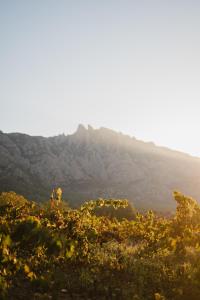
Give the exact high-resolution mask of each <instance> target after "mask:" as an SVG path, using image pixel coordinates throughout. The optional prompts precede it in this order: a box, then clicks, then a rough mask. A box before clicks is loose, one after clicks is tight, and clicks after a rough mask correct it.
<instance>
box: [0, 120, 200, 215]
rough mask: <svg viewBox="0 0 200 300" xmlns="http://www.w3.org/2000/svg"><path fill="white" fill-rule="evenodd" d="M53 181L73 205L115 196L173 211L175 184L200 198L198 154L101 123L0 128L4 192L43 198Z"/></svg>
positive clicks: (1, 186) (0, 174) (0, 173)
mask: <svg viewBox="0 0 200 300" xmlns="http://www.w3.org/2000/svg"><path fill="white" fill-rule="evenodd" d="M55 186H60V187H61V188H62V189H63V194H64V198H65V199H67V200H68V201H69V202H70V203H72V204H73V205H77V204H79V203H80V202H82V201H84V200H88V199H94V198H97V197H114V198H116V197H117V198H128V199H130V200H131V201H133V203H134V205H135V206H136V207H138V208H152V209H158V210H171V209H172V208H173V207H174V203H173V201H172V196H171V194H172V191H173V190H175V189H177V190H181V191H182V192H184V193H186V194H189V195H191V196H193V197H196V198H197V199H200V159H199V158H195V157H192V156H189V155H187V154H184V153H181V152H177V151H172V150H169V149H167V148H163V147H157V146H155V145H154V144H153V143H146V142H142V141H139V140H137V139H135V138H134V137H129V136H127V135H124V134H122V133H117V132H115V131H113V130H110V129H107V128H103V127H102V128H100V129H93V128H92V127H91V126H88V128H85V127H84V126H83V125H79V127H78V129H77V131H76V132H75V133H74V134H71V135H67V136H65V135H59V136H55V137H49V138H45V137H41V136H29V135H26V134H22V133H8V134H7V133H3V132H0V191H10V190H14V191H16V192H18V193H21V194H23V195H24V196H26V197H28V198H29V199H33V200H37V201H43V200H48V198H49V195H50V192H51V190H52V188H53V187H55Z"/></svg>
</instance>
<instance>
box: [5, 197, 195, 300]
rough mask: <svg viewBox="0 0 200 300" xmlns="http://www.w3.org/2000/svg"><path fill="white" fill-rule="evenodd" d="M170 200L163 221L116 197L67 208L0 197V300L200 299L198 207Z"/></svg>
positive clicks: (182, 199) (186, 199)
mask: <svg viewBox="0 0 200 300" xmlns="http://www.w3.org/2000/svg"><path fill="white" fill-rule="evenodd" d="M174 198H175V201H176V202H177V209H176V213H175V214H174V216H172V217H169V218H164V217H161V216H159V215H156V214H155V213H153V212H152V211H149V212H147V213H146V214H140V213H137V214H136V212H135V210H134V209H133V207H132V206H131V205H130V204H129V203H128V201H127V200H121V199H98V200H95V201H92V200H91V201H88V202H86V203H85V204H84V205H82V206H81V207H80V209H70V208H69V207H68V205H66V203H65V202H63V201H60V202H59V205H56V206H53V207H52V206H51V205H49V204H46V205H43V206H39V205H36V204H35V203H34V202H30V201H27V200H26V199H24V198H23V197H22V196H19V195H17V194H15V193H14V192H10V193H2V194H1V195H0V298H1V299H9V300H10V299H11V300H12V299H28V298H29V299H58V300H59V299H120V300H123V299H124V300H188V299H192V300H197V299H200V206H199V205H198V203H197V202H196V201H195V200H194V199H192V198H190V197H186V196H184V195H182V194H181V193H178V192H175V193H174ZM123 209H124V210H126V209H128V210H127V212H126V213H124V214H123V213H122V210H123ZM101 210H102V212H101ZM120 210H121V211H120ZM117 211H120V213H119V214H117ZM115 212H116V213H115ZM130 212H131V213H132V217H131V213H130Z"/></svg>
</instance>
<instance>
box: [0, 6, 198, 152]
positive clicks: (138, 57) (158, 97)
mask: <svg viewBox="0 0 200 300" xmlns="http://www.w3.org/2000/svg"><path fill="white" fill-rule="evenodd" d="M199 15H200V2H198V1H196V0H194V1H192V2H188V1H185V0H183V1H180V0H176V1H173V2H172V1H169V2H167V3H164V2H162V3H160V1H158V0H153V1H151V3H149V1H147V0H144V1H142V2H138V1H131V0H125V1H120V0H119V1H112V0H111V1H109V2H107V3H103V2H101V3H100V2H95V3H94V1H91V0H86V1H84V3H83V2H82V1H80V0H77V1H76V2H72V1H64V0H60V1H59V3H56V2H55V1H53V0H48V1H47V0H44V1H42V2H41V1H38V0H36V1H28V2H27V1H25V0H18V1H16V0H13V1H12V3H11V2H1V3H0V18H1V24H2V26H1V28H0V38H1V41H2V43H1V48H0V65H1V69H0V105H1V111H0V119H1V123H0V127H1V129H2V130H3V132H23V133H26V134H30V135H40V136H54V135H58V134H62V133H65V134H70V133H72V132H74V131H75V130H76V127H77V124H80V123H81V124H92V125H93V126H94V127H96V128H98V127H101V126H104V127H106V128H111V129H112V130H115V131H117V132H123V133H125V134H128V135H130V136H134V137H136V138H137V139H141V140H143V141H153V142H154V143H155V144H156V145H161V146H163V147H167V148H170V149H174V150H177V151H181V152H184V153H188V154H190V155H193V156H197V157H200V140H199V139H198V138H197V131H198V128H200V118H199V111H200V101H199V100H200V57H199V52H200V19H199Z"/></svg>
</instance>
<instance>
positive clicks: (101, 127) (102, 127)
mask: <svg viewBox="0 0 200 300" xmlns="http://www.w3.org/2000/svg"><path fill="white" fill-rule="evenodd" d="M80 126H82V127H84V129H85V130H86V131H87V130H89V129H90V128H92V130H101V129H107V130H111V131H114V132H115V133H117V134H122V135H124V136H128V137H130V138H134V139H136V140H137V141H140V142H144V143H152V144H153V145H154V146H155V147H159V148H165V149H167V150H170V151H175V152H180V153H182V154H186V155H189V156H192V157H195V158H200V156H196V155H193V154H191V153H188V152H184V151H182V150H179V149H174V148H170V147H168V146H167V145H159V144H157V143H156V142H155V141H151V140H143V139H140V138H139V137H137V136H134V135H130V134H128V133H125V132H121V131H117V130H115V129H113V128H108V127H105V126H100V127H98V128H96V127H94V126H93V125H91V124H87V125H86V124H81V123H79V124H78V125H77V126H76V129H75V130H74V131H72V132H67V133H66V132H62V133H58V134H55V135H49V136H45V135H33V134H29V133H27V132H18V131H15V132H4V131H2V130H1V129H0V132H3V134H15V133H18V134H26V135H28V136H31V137H44V138H52V137H56V136H60V135H64V136H65V137H67V136H69V135H73V134H75V133H76V132H77V131H78V129H79V127H80Z"/></svg>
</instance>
